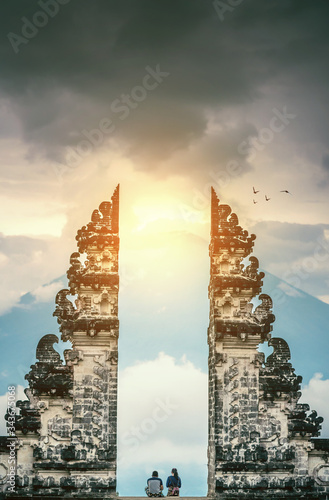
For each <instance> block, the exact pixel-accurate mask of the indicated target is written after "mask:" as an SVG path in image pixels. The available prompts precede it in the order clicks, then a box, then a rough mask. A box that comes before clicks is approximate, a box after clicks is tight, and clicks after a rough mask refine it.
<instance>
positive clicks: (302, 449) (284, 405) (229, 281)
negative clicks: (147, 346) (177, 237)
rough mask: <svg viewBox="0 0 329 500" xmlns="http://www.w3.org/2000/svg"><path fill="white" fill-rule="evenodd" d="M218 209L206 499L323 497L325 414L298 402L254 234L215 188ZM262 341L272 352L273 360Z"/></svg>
mask: <svg viewBox="0 0 329 500" xmlns="http://www.w3.org/2000/svg"><path fill="white" fill-rule="evenodd" d="M211 215H212V223H211V242H210V260H211V270H210V284H209V300H210V322H209V329H208V344H209V445H208V460H209V463H208V473H209V474H208V495H210V496H215V497H218V498H223V499H233V498H246V499H249V498H250V499H251V498H277V499H279V498H280V499H285V498H293V499H298V498H306V499H312V498H314V499H315V498H316V499H319V498H326V493H327V490H326V488H328V486H329V483H328V482H327V479H328V471H329V469H328V467H327V466H326V465H325V464H326V460H327V459H328V448H329V445H328V443H329V440H321V441H322V445H320V444H319V443H318V444H316V441H314V440H313V439H312V438H314V437H315V436H318V435H319V429H320V428H321V426H320V424H321V422H322V418H321V417H318V416H317V414H316V412H315V411H313V412H310V411H309V410H310V408H309V406H308V405H301V404H298V400H299V398H300V396H301V393H300V383H301V381H302V378H301V377H299V376H297V375H296V374H295V372H294V369H293V368H292V366H291V364H290V362H289V360H290V350H289V347H288V345H287V343H286V342H285V341H284V340H283V339H280V338H271V334H270V332H271V330H272V323H273V322H274V319H275V318H274V316H273V314H272V311H271V308H272V301H271V299H270V297H269V296H267V295H264V294H261V287H262V284H263V283H262V279H263V277H264V273H259V272H258V260H257V259H256V258H255V257H249V256H250V254H251V252H252V247H253V244H254V243H253V242H254V239H255V236H254V235H251V236H248V232H247V231H244V230H243V229H242V228H241V227H240V226H239V225H238V218H237V216H236V215H235V214H233V213H231V208H230V207H228V206H227V205H220V203H219V200H218V198H217V196H216V193H215V192H214V191H212V213H211ZM247 257H249V263H247V264H246V263H245V262H246V260H245V259H246V258H247ZM254 298H258V299H259V302H260V305H258V306H257V307H254V305H253V303H252V299H254ZM265 341H268V342H269V345H271V346H273V349H274V351H273V353H272V354H271V355H270V356H268V358H267V360H266V362H265V359H264V355H263V354H262V353H260V352H258V350H257V348H258V345H259V344H260V343H262V342H265ZM324 443H325V444H324ZM316 446H318V449H316ZM326 447H327V448H326ZM320 448H321V449H320Z"/></svg>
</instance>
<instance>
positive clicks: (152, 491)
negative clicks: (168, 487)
mask: <svg viewBox="0 0 329 500" xmlns="http://www.w3.org/2000/svg"><path fill="white" fill-rule="evenodd" d="M162 490H163V483H162V479H160V478H159V474H158V471H156V470H155V471H153V472H152V477H150V478H149V479H148V480H147V486H146V488H145V491H146V494H147V496H148V497H163V494H162Z"/></svg>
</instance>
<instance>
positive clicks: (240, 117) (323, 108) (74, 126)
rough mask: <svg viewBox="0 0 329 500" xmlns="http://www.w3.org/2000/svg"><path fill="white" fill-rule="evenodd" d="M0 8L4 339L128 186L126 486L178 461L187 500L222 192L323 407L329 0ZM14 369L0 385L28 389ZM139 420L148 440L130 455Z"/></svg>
mask: <svg viewBox="0 0 329 500" xmlns="http://www.w3.org/2000/svg"><path fill="white" fill-rule="evenodd" d="M1 11H2V12H1V14H2V15H1V16H0V61H1V63H0V64H1V66H0V117H1V119H0V156H1V162H0V232H1V234H0V267H1V281H0V291H1V295H0V296H1V301H0V314H1V317H0V322H1V319H2V320H3V326H2V327H1V330H0V338H1V341H2V342H3V345H4V346H5V347H6V348H7V347H8V342H9V339H11V340H12V343H13V345H12V349H13V350H14V349H15V348H14V345H15V342H16V337H15V335H16V334H17V335H20V332H17V331H15V329H14V328H13V327H12V329H11V330H10V335H9V333H8V332H9V326H8V325H9V319H10V318H11V321H12V322H11V323H10V324H11V325H14V319H13V318H14V317H18V315H19V313H21V314H28V313H29V312H30V313H31V314H30V316H32V313H33V312H34V313H35V314H38V315H39V318H41V317H42V318H43V317H44V316H43V315H42V311H46V309H45V307H46V305H47V307H48V304H50V303H51V301H53V297H54V296H55V294H56V292H57V291H58V290H59V289H60V288H62V287H63V286H65V285H66V283H65V280H66V278H65V272H66V270H67V268H68V267H69V256H70V255H71V253H72V252H73V251H75V249H76V247H75V234H76V231H77V229H79V228H80V227H81V226H82V225H84V224H85V223H87V222H88V221H89V220H90V215H91V213H92V211H93V210H94V208H96V207H98V205H99V204H100V203H101V202H102V201H103V200H108V199H110V197H111V195H112V192H113V190H114V188H115V186H116V185H117V184H118V183H120V186H121V194H120V238H121V243H120V244H121V250H120V276H121V287H120V304H119V305H120V307H119V315H120V322H121V330H120V347H119V348H120V364H119V370H120V378H119V412H121V413H119V415H120V418H119V433H120V436H121V437H120V439H121V441H120V439H119V451H120V453H121V456H122V457H123V458H122V459H121V461H119V469H118V475H119V481H118V490H119V493H120V494H140V493H141V491H142V488H143V485H144V480H145V478H146V477H148V476H149V474H150V472H151V471H152V470H153V469H154V467H155V461H156V460H158V464H157V468H158V469H159V472H160V473H161V474H162V476H163V477H165V476H166V475H168V473H169V471H170V469H171V467H172V466H174V464H173V462H174V461H175V463H176V464H179V467H178V469H179V470H180V471H182V479H184V481H185V488H186V489H185V490H184V493H185V494H190V493H193V494H204V493H205V491H206V484H205V477H206V460H207V459H206V442H207V436H206V434H207V429H206V426H207V424H206V419H207V415H206V411H207V410H206V399H207V397H206V390H207V345H206V328H207V323H208V302H207V285H208V279H209V275H208V273H209V257H208V244H209V221H210V196H209V193H210V187H211V185H213V186H214V188H215V189H216V191H217V193H218V196H219V198H220V200H221V201H222V202H223V203H228V204H230V205H231V206H232V208H233V210H234V212H236V213H237V215H238V217H239V220H240V223H241V225H242V226H243V227H244V228H246V229H248V231H249V232H251V233H252V232H254V233H255V234H256V235H257V239H256V242H255V250H254V254H255V255H256V256H257V257H258V258H259V260H260V265H261V267H262V269H264V270H265V271H266V272H267V273H268V276H267V278H265V281H264V287H265V286H269V285H266V280H267V279H268V280H270V281H268V283H269V282H270V283H272V282H274V281H273V279H274V278H273V279H272V278H270V276H274V277H275V279H277V280H278V281H276V282H275V283H277V284H276V285H275V287H274V290H273V291H274V294H273V300H274V310H275V314H276V316H277V324H280V323H278V322H279V321H280V311H282V314H281V316H283V317H284V318H288V309H287V307H288V304H289V307H291V323H289V325H290V324H291V329H290V330H289V331H288V332H287V334H288V335H289V332H290V334H291V342H292V345H294V346H295V345H296V347H295V352H298V356H295V362H296V366H300V367H303V370H304V371H305V372H306V376H305V375H304V396H303V397H305V398H306V397H309V398H311V399H312V403H314V405H318V406H317V409H318V408H319V413H321V412H322V414H323V415H324V414H325V412H327V413H329V412H328V408H327V406H326V404H325V399H326V398H327V400H328V397H327V395H328V391H329V374H328V373H326V370H327V363H326V361H325V358H324V359H322V358H318V359H319V366H318V367H316V368H315V367H314V363H313V362H310V360H309V362H307V354H306V353H307V352H308V350H307V349H308V346H309V344H314V345H317V344H318V345H321V346H322V353H325V352H326V350H325V348H327V347H328V342H327V340H326V338H327V337H326V335H327V331H326V325H327V324H328V321H327V319H328V307H329V306H328V304H329V291H328V284H329V251H328V249H329V217H328V208H329V207H328V205H329V197H328V193H329V147H328V133H329V132H328V131H329V123H328V122H329V115H328V112H327V110H328V104H329V86H328V76H329V75H328V72H329V69H328V63H327V61H328V49H329V45H328V37H329V35H328V29H327V18H328V14H329V5H328V2H327V1H326V0H319V1H317V2H309V1H308V0H273V1H271V2H264V1H262V0H223V1H219V0H217V1H215V2H213V1H208V0H166V1H164V0H158V1H157V2H154V1H152V0H139V1H132V0H121V1H120V2H115V1H113V0H95V1H93V2H90V1H89V2H88V1H86V0H39V1H33V0H30V1H29V2H25V1H23V0H11V1H10V2H9V1H8V2H5V3H3V5H2V7H1ZM253 187H254V188H255V190H256V191H259V192H258V193H256V194H254V193H253ZM282 190H288V191H289V193H291V194H288V193H284V192H281V191H282ZM265 195H266V196H267V198H270V200H269V201H266V199H265ZM254 202H256V203H254ZM271 279H272V281H271ZM27 294H28V295H27ZM27 296H28V297H32V300H30V301H24V297H27ZM293 299H294V300H293ZM302 300H303V301H304V300H305V304H306V303H307V304H310V307H309V308H308V309H307V312H308V314H309V316H308V320H309V325H310V330H309V332H307V331H306V330H305V328H304V330H303V329H302V325H301V323H302V319H301V316H300V315H301V312H300V311H301V310H300V309H298V307H297V305H296V304H301V303H303V304H304V302H302ZM294 304H295V305H294ZM327 306H328V307H327ZM42 308H44V309H42ZM49 310H50V307H49ZM303 310H304V311H306V309H305V307H304V309H303ZM47 312H48V309H47ZM304 314H306V313H304ZM30 316H29V317H30ZM20 317H22V316H20ZM24 317H25V316H24ZM31 321H32V320H31ZM45 321H46V320H45ZM49 321H53V320H52V319H51V320H49ZM303 321H304V317H303ZM31 324H32V323H31ZM275 325H276V324H274V332H273V335H277V336H279V333H280V332H276V330H275ZM283 327H284V325H282V328H283ZM49 328H53V330H52V331H51V332H50V331H49V330H47V331H44V333H56V328H57V327H56V324H55V323H54V322H53V323H50V322H49V323H47V324H45V329H49ZM41 330H42V325H40V332H41V335H42V334H43V333H42V331H41ZM301 330H303V332H304V333H303V336H301V335H298V332H299V331H301ZM28 331H29V339H26V342H27V343H28V344H29V345H30V344H31V345H32V344H33V343H34V340H35V343H36V342H37V340H38V339H34V336H33V335H34V333H33V331H32V330H28ZM36 331H39V325H38V328H37V329H36V330H35V332H36ZM41 335H40V336H41ZM316 335H319V337H318V338H317V337H316ZM20 338H21V337H20ZM295 339H296V340H295ZM30 340H31V342H30ZM32 340H33V342H32ZM23 341H24V337H23V336H22V342H23ZM29 342H30V343H29ZM295 343H296V344H295ZM303 346H304V349H305V351H304V354H303ZM31 349H32V348H31ZM31 349H30V347H29V350H28V351H27V352H28V353H30V356H31V363H32V362H33V361H34V359H33V356H34V352H33V349H32V351H31ZM22 355H23V354H22ZM292 356H293V352H292ZM12 359H14V353H13V358H12ZM316 359H317V358H316ZM9 360H10V358H9V359H8V358H6V360H3V365H2V366H3V368H2V371H1V378H0V382H1V383H2V382H3V384H2V385H3V387H5V386H6V385H7V384H9V383H10V384H12V383H15V384H18V386H23V385H24V377H23V375H22V373H21V370H17V371H16V375H15V371H10V367H9V364H10V363H9ZM26 362H27V361H24V363H26ZM24 366H25V365H24ZM311 367H312V368H311ZM8 374H10V377H9V375H8ZM302 374H303V373H302ZM9 378H11V379H10V380H9ZM13 379H14V380H13ZM134 381H138V385H139V387H142V388H143V390H142V391H141V393H140V395H139V396H138V400H137V401H136V400H135V399H134V398H135V397H136V391H135V390H132V388H133V387H134ZM4 393H5V389H3V392H2V395H3V396H2V397H4ZM159 394H160V396H159ZM159 397H160V403H159V399H158V398H159ZM170 397H171V398H172V402H171V403H170V404H171V406H170V405H169V406H168V405H167V403H166V398H170ZM143 398H144V399H143ZM192 402H193V404H192ZM159 404H160V407H161V405H162V406H164V408H165V409H162V412H163V415H166V416H167V417H168V418H166V419H165V420H164V421H163V422H156V421H155V420H154V417H152V415H153V413H154V411H155V412H156V413H157V412H158V410H157V408H158V406H159ZM131 405H133V407H134V409H135V408H136V407H138V412H137V413H136V414H135V413H133V415H134V419H135V420H136V421H137V420H138V423H137V424H136V422H135V423H134V421H131V420H129V418H131V415H132V412H131V411H130V408H131ZM166 405H167V406H166ZM175 405H176V406H177V405H178V408H174V407H175ZM166 411H167V413H166ZM170 411H171V412H172V413H170ZM328 418H329V415H328ZM145 419H146V421H147V422H148V423H147V424H145ZM147 419H149V420H147ZM150 419H151V420H152V419H153V423H152V422H151V420H150ZM187 422H189V423H188V424H187ZM134 425H139V426H141V428H142V426H143V425H144V431H145V429H146V432H144V431H143V432H144V434H142V437H143V438H145V439H142V438H141V439H139V441H138V448H137V449H136V452H134V453H133V452H132V447H133V444H132V443H131V435H130V434H129V433H130V432H131V427H132V426H134ZM151 429H153V430H152V431H151ZM127 432H128V435H127ZM328 432H329V427H328ZM129 443H130V444H129ZM135 444H136V443H135ZM187 457H188V458H187ZM127 475H129V477H130V478H131V481H130V483H129V484H128V485H127V482H125V480H124V478H125V477H126V476H127ZM193 478H197V479H196V480H195V479H193ZM184 481H183V482H184ZM189 485H190V486H189ZM191 485H192V486H191ZM182 493H183V491H182ZM184 493H183V494H184Z"/></svg>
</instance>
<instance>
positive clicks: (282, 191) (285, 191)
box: [280, 189, 292, 196]
mask: <svg viewBox="0 0 329 500" xmlns="http://www.w3.org/2000/svg"><path fill="white" fill-rule="evenodd" d="M280 193H287V194H291V193H290V192H289V191H288V190H287V189H282V190H281V191H280ZM291 196H292V194H291Z"/></svg>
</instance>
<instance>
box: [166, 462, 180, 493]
mask: <svg viewBox="0 0 329 500" xmlns="http://www.w3.org/2000/svg"><path fill="white" fill-rule="evenodd" d="M166 486H167V488H168V493H167V496H168V497H177V496H179V488H180V487H181V486H182V481H181V478H180V477H179V475H178V472H177V469H175V468H174V469H171V476H168V479H167V482H166Z"/></svg>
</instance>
